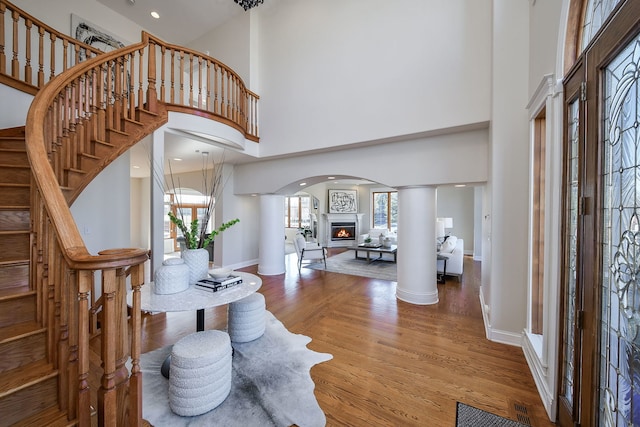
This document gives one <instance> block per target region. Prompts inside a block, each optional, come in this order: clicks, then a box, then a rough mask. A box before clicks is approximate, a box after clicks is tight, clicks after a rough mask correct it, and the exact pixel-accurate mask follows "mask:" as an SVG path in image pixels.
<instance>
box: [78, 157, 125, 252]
mask: <svg viewBox="0 0 640 427" xmlns="http://www.w3.org/2000/svg"><path fill="white" fill-rule="evenodd" d="M129 184H130V179H129V155H128V154H126V153H125V154H123V155H122V156H120V157H119V158H118V159H117V160H116V161H114V162H112V163H111V164H110V165H109V166H107V167H106V168H105V169H104V170H103V171H102V172H100V174H99V175H98V176H97V177H96V178H95V179H94V180H93V181H91V183H90V184H89V185H88V186H87V187H86V188H85V189H84V190H83V191H82V193H80V195H79V196H78V198H77V199H76V200H75V201H74V203H73V205H71V213H72V214H73V217H74V219H75V221H76V224H77V225H78V230H80V234H81V235H82V239H83V240H84V244H85V246H86V247H87V249H88V250H89V252H90V253H92V254H97V253H98V251H101V250H104V249H115V248H128V247H131V234H130V224H131V218H130V215H131V205H130V202H131V198H130V192H129Z"/></svg>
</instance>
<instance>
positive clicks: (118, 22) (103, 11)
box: [11, 0, 142, 43]
mask: <svg viewBox="0 0 640 427" xmlns="http://www.w3.org/2000/svg"><path fill="white" fill-rule="evenodd" d="M11 3H13V4H15V5H16V6H18V7H19V8H20V9H22V10H24V11H25V12H27V13H29V14H30V15H32V16H33V17H35V18H37V19H39V20H41V21H43V22H44V23H45V24H47V25H48V26H50V27H52V28H54V29H56V30H58V31H60V32H62V33H65V34H68V35H71V13H73V14H75V15H78V16H79V17H81V18H84V19H86V20H88V21H89V22H91V23H93V24H95V25H97V26H99V27H102V28H104V29H105V30H108V31H109V32H110V33H113V34H116V35H117V36H118V37H120V39H121V40H125V41H128V42H130V43H137V42H139V41H140V34H141V31H142V27H140V26H139V25H137V24H135V23H133V22H132V21H130V20H129V19H127V17H126V16H122V15H120V14H118V13H116V12H114V11H113V10H111V9H109V8H107V7H106V6H104V5H103V4H101V3H99V2H97V1H96V0H56V1H42V0H13V1H12V2H11Z"/></svg>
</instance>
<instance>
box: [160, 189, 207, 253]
mask: <svg viewBox="0 0 640 427" xmlns="http://www.w3.org/2000/svg"><path fill="white" fill-rule="evenodd" d="M208 202H209V197H208V196H202V195H199V194H198V195H195V194H194V195H192V194H165V196H164V210H165V219H164V233H165V238H167V237H169V238H172V239H173V247H174V250H175V251H179V250H180V245H179V244H178V240H177V238H178V229H177V227H176V225H175V224H174V223H172V222H171V221H170V220H169V216H168V215H167V214H168V213H169V210H171V212H173V214H174V215H175V216H177V217H178V218H182V220H183V221H184V223H185V224H187V225H189V224H191V220H192V219H193V218H198V219H199V220H200V222H202V220H203V218H204V215H205V212H206V210H207V207H208ZM212 214H213V213H212ZM211 218H213V215H211V217H210V218H209V222H208V223H207V225H206V230H207V233H210V232H211V230H212V226H213V224H212V223H211ZM167 232H168V233H169V234H168V236H167Z"/></svg>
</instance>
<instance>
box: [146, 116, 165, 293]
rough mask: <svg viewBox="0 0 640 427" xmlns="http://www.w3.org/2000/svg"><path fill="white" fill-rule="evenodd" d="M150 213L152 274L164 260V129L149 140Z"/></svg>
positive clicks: (150, 267)
mask: <svg viewBox="0 0 640 427" xmlns="http://www.w3.org/2000/svg"><path fill="white" fill-rule="evenodd" d="M149 169H150V171H151V173H150V177H149V185H150V189H149V191H150V197H149V202H150V205H151V206H150V210H151V212H150V214H151V218H150V219H151V242H150V244H151V260H150V264H149V274H150V277H151V280H153V274H154V272H155V271H156V269H157V268H158V267H160V266H161V265H162V261H163V260H164V221H165V219H166V215H165V213H164V129H159V130H156V131H154V132H153V135H152V140H151V161H150V163H149Z"/></svg>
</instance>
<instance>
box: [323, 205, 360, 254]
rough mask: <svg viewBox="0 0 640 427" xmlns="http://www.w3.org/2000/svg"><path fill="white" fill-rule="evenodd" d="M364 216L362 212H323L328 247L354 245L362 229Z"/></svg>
mask: <svg viewBox="0 0 640 427" xmlns="http://www.w3.org/2000/svg"><path fill="white" fill-rule="evenodd" d="M362 217H363V214H360V213H356V214H347V213H323V214H322V218H323V219H324V222H323V224H324V229H323V235H324V242H325V244H326V245H327V247H328V248H336V247H346V246H353V244H354V243H355V242H357V241H358V235H359V234H360V230H361V229H362V227H361V226H362Z"/></svg>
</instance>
